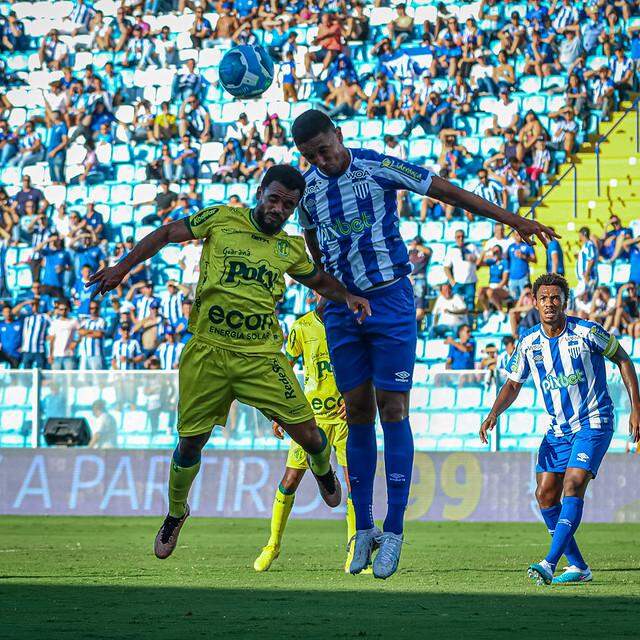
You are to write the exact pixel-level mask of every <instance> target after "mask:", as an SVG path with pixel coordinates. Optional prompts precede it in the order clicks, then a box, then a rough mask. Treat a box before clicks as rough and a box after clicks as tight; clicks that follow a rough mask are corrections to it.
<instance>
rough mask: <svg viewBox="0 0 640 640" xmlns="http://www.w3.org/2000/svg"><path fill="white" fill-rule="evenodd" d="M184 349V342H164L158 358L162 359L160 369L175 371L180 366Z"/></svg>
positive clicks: (159, 349) (160, 347)
mask: <svg viewBox="0 0 640 640" xmlns="http://www.w3.org/2000/svg"><path fill="white" fill-rule="evenodd" d="M183 349H184V344H182V342H175V343H173V344H172V343H171V342H163V343H162V344H161V345H160V346H159V347H158V352H157V353H158V358H159V359H160V368H161V369H168V370H170V369H175V366H176V365H177V364H178V361H179V360H180V354H181V353H182V350H183Z"/></svg>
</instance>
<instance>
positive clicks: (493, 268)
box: [478, 244, 510, 322]
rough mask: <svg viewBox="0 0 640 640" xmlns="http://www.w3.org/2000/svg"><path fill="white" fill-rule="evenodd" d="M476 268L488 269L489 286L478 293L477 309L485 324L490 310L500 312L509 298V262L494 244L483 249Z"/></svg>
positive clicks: (497, 245)
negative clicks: (481, 314)
mask: <svg viewBox="0 0 640 640" xmlns="http://www.w3.org/2000/svg"><path fill="white" fill-rule="evenodd" d="M478 267H489V286H487V287H482V288H481V289H480V291H479V293H478V307H480V309H481V310H482V312H483V315H484V320H485V322H486V321H487V320H488V319H489V315H490V314H491V311H492V310H496V311H502V310H503V306H504V305H505V304H506V302H507V300H509V298H510V294H509V290H508V288H507V285H508V283H509V261H508V260H507V259H506V258H505V256H504V253H503V251H502V246H501V245H500V244H496V245H494V246H493V247H491V248H490V249H485V250H484V251H483V252H482V253H481V254H480V257H479V258H478Z"/></svg>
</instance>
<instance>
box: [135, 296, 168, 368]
mask: <svg viewBox="0 0 640 640" xmlns="http://www.w3.org/2000/svg"><path fill="white" fill-rule="evenodd" d="M160 307H161V303H160V300H158V299H157V298H156V299H155V300H153V302H151V304H150V305H149V315H148V316H146V317H144V318H140V317H139V318H138V320H137V322H136V323H135V324H134V325H133V327H132V329H131V332H132V333H133V334H134V335H136V336H137V337H138V339H139V340H140V346H141V347H142V353H143V354H144V356H145V358H149V357H150V356H151V355H153V354H154V353H155V351H156V349H157V348H158V345H159V344H160V343H161V342H162V338H163V337H164V333H165V330H166V324H165V319H164V318H163V317H162V315H161V313H160Z"/></svg>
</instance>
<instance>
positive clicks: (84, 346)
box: [79, 318, 107, 358]
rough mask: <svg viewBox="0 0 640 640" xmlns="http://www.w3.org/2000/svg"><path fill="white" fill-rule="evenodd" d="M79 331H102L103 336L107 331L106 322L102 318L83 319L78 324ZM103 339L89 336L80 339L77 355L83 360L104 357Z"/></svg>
mask: <svg viewBox="0 0 640 640" xmlns="http://www.w3.org/2000/svg"><path fill="white" fill-rule="evenodd" d="M80 328H81V329H86V330H87V331H102V332H103V334H104V332H105V331H106V330H107V321H106V320H105V319H104V318H85V319H84V320H83V321H82V322H81V323H80ZM103 348H104V337H102V338H91V337H89V336H83V337H82V338H80V351H79V354H80V355H81V356H82V357H84V358H92V357H94V356H103V355H104V351H103Z"/></svg>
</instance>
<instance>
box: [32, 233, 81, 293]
mask: <svg viewBox="0 0 640 640" xmlns="http://www.w3.org/2000/svg"><path fill="white" fill-rule="evenodd" d="M36 250H37V251H40V253H41V254H42V256H43V258H44V275H43V276H42V292H43V293H46V294H49V295H51V296H53V297H58V298H62V297H64V282H65V273H66V272H67V271H71V269H72V268H73V265H72V263H71V256H70V255H69V252H68V251H67V250H66V249H64V247H63V245H62V239H61V238H60V236H59V235H58V234H57V233H52V234H51V235H50V236H49V238H48V239H47V240H46V241H45V242H44V243H42V244H40V245H39V246H38V247H37V248H36Z"/></svg>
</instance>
